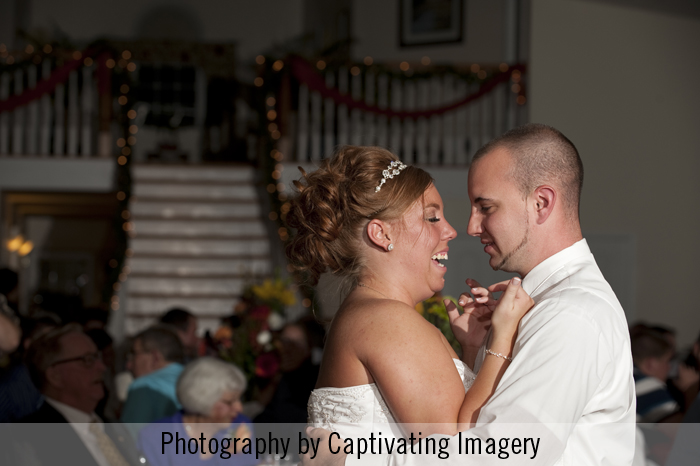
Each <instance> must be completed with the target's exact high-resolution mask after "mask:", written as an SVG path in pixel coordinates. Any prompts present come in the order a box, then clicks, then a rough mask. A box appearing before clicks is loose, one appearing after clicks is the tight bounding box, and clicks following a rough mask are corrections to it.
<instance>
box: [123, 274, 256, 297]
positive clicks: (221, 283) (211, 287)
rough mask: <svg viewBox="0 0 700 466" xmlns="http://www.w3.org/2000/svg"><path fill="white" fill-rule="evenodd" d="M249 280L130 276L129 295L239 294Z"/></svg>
mask: <svg viewBox="0 0 700 466" xmlns="http://www.w3.org/2000/svg"><path fill="white" fill-rule="evenodd" d="M248 283H249V282H248V281H247V280H245V279H243V278H209V277H207V278H190V277H188V278H163V277H158V278H153V277H140V276H133V275H130V276H129V296H134V295H138V294H139V293H156V294H158V293H160V294H169V295H171V296H191V297H207V296H211V295H220V296H238V295H240V294H242V293H243V288H244V287H245V286H246V285H247V284H248Z"/></svg>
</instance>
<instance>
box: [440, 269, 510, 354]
mask: <svg viewBox="0 0 700 466" xmlns="http://www.w3.org/2000/svg"><path fill="white" fill-rule="evenodd" d="M466 283H467V285H468V286H469V287H470V291H471V293H470V292H464V293H462V294H461V295H460V296H459V300H458V303H459V305H460V306H462V307H463V308H464V313H463V314H461V315H460V313H459V309H458V307H457V306H455V304H454V303H453V302H451V301H449V300H445V301H444V303H445V307H446V309H447V315H448V316H449V318H450V325H451V327H452V333H454V335H455V338H456V339H457V341H458V342H459V344H460V345H461V346H462V351H463V359H464V362H466V363H467V364H468V365H469V367H474V360H475V359H476V353H477V352H478V351H479V348H480V347H481V345H482V344H483V341H484V339H485V337H486V334H487V333H488V330H489V328H491V314H492V313H493V309H494V308H495V305H496V303H497V302H496V300H494V298H493V295H492V294H491V292H490V291H489V290H488V289H486V288H484V287H482V286H481V285H480V284H479V282H477V281H476V280H474V279H471V278H469V279H467V281H466Z"/></svg>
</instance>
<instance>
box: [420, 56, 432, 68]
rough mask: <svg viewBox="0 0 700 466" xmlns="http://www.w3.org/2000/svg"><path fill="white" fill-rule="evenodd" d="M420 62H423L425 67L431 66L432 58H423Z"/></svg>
mask: <svg viewBox="0 0 700 466" xmlns="http://www.w3.org/2000/svg"><path fill="white" fill-rule="evenodd" d="M420 62H421V64H423V65H424V66H428V65H430V57H423V58H421V59H420Z"/></svg>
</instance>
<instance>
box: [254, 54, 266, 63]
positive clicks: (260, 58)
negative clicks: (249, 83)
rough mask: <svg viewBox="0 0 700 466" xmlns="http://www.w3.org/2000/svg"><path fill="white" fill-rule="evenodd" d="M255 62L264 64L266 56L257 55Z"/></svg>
mask: <svg viewBox="0 0 700 466" xmlns="http://www.w3.org/2000/svg"><path fill="white" fill-rule="evenodd" d="M255 63H257V64H258V65H262V64H263V63H265V57H264V56H262V55H258V56H257V57H255Z"/></svg>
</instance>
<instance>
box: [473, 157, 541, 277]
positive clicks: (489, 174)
mask: <svg viewBox="0 0 700 466" xmlns="http://www.w3.org/2000/svg"><path fill="white" fill-rule="evenodd" d="M512 164H513V160H512V158H511V156H510V155H509V154H508V152H507V150H506V149H504V148H496V149H494V150H493V151H491V152H489V153H488V154H487V155H485V156H484V157H482V158H480V159H479V160H477V161H476V163H474V164H472V166H471V168H470V170H469V188H468V191H469V200H470V202H471V215H470V217H469V225H468V226H467V233H468V234H469V235H471V236H478V237H479V238H480V239H481V243H482V244H483V245H484V252H486V253H487V254H488V255H489V256H491V258H490V259H489V265H491V267H492V268H493V269H494V270H504V271H506V272H516V273H520V274H521V275H522V274H523V272H526V271H527V270H528V269H527V263H526V260H527V246H528V241H529V230H530V229H529V225H528V212H527V205H526V202H525V199H524V198H523V195H522V193H521V192H520V190H519V189H518V187H517V185H516V184H515V182H514V181H513V179H512V177H510V176H509V173H511V168H512Z"/></svg>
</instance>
